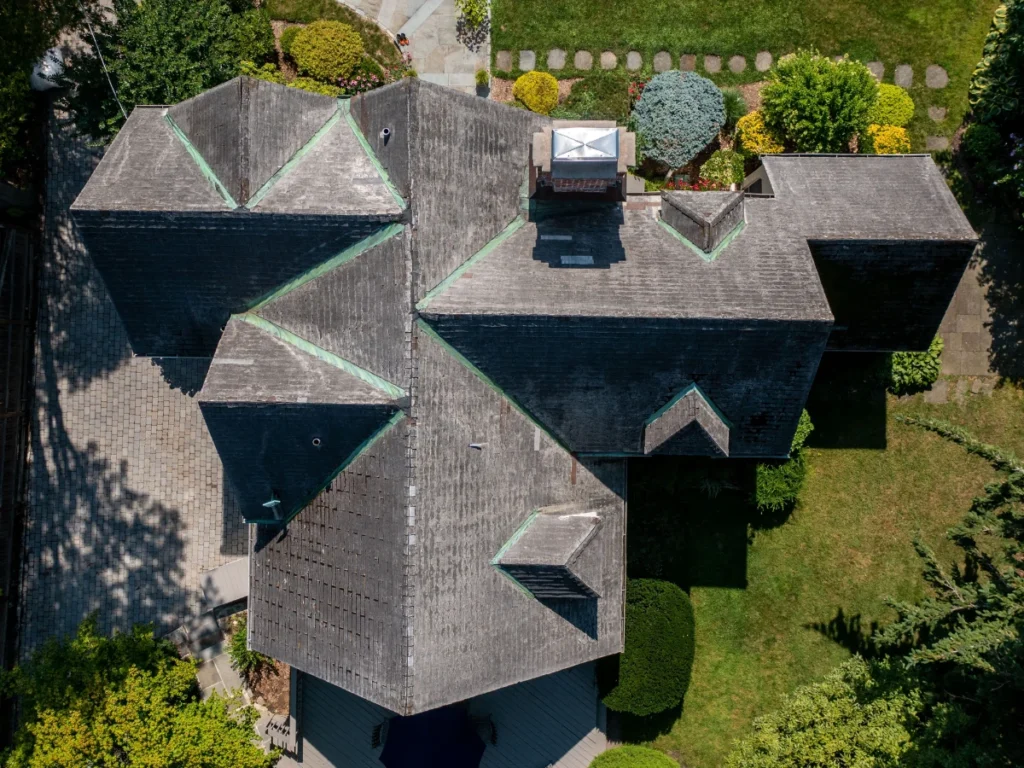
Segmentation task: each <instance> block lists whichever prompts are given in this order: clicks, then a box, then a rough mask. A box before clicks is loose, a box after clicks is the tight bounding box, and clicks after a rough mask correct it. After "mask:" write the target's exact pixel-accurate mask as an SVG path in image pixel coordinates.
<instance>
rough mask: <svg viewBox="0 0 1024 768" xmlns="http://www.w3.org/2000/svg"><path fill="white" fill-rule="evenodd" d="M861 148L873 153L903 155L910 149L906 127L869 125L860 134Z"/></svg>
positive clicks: (863, 150)
mask: <svg viewBox="0 0 1024 768" xmlns="http://www.w3.org/2000/svg"><path fill="white" fill-rule="evenodd" d="M861 139H862V140H863V141H864V147H863V149H862V150H861V151H862V152H866V153H869V154H875V155H905V154H906V153H907V152H909V151H910V134H908V133H907V129H906V128H900V127H898V126H895V125H869V126H868V129H867V131H866V132H865V133H863V134H862V135H861Z"/></svg>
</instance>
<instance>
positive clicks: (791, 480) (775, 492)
mask: <svg viewBox="0 0 1024 768" xmlns="http://www.w3.org/2000/svg"><path fill="white" fill-rule="evenodd" d="M812 431H814V424H813V423H812V422H811V416H810V414H809V413H807V411H806V410H805V411H803V412H802V413H801V414H800V421H799V422H797V425H796V433H795V434H794V435H793V441H792V443H790V446H789V459H787V460H786V461H782V462H760V463H759V464H758V465H757V468H756V478H755V486H754V504H755V505H756V506H757V510H758V511H759V512H761V513H762V514H765V513H770V514H778V513H780V512H787V511H789V510H790V509H792V507H793V505H794V504H796V500H797V497H798V496H799V495H800V489H801V488H803V485H804V478H806V477H807V457H806V456H805V454H804V443H805V442H807V438H808V437H809V436H810V434H811V432H812Z"/></svg>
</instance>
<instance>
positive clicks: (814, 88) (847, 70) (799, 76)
mask: <svg viewBox="0 0 1024 768" xmlns="http://www.w3.org/2000/svg"><path fill="white" fill-rule="evenodd" d="M877 99H878V83H877V82H876V81H875V76H874V75H872V74H871V72H870V70H868V68H867V67H865V66H864V65H863V64H861V63H860V62H859V61H851V60H850V59H847V58H843V59H841V60H840V61H838V62H836V61H832V59H829V58H827V57H825V56H819V55H818V54H816V53H813V52H809V51H801V52H800V53H798V54H796V55H794V56H788V57H783V58H782V59H780V60H779V63H778V64H777V65H776V66H775V68H774V69H773V70H772V71H771V73H770V75H769V79H768V84H767V85H766V86H765V87H764V88H763V89H762V90H761V111H762V112H763V113H764V120H765V123H766V124H767V125H768V126H769V127H770V128H772V129H773V130H775V131H776V132H777V133H778V134H779V135H780V136H782V137H783V138H784V139H785V141H786V142H787V143H788V144H792V145H793V147H794V148H795V149H796V151H797V152H847V151H849V145H850V139H851V138H853V135H854V134H857V133H863V132H864V130H865V129H866V128H867V127H868V125H869V123H870V121H869V119H868V113H869V112H870V111H871V110H872V108H873V107H874V106H875V101H876V100H877Z"/></svg>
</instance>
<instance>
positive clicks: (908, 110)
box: [868, 83, 914, 128]
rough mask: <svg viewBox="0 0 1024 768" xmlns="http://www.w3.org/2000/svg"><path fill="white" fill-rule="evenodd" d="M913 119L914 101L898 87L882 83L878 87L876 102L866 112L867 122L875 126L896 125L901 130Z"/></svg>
mask: <svg viewBox="0 0 1024 768" xmlns="http://www.w3.org/2000/svg"><path fill="white" fill-rule="evenodd" d="M913 119H914V100H913V99H912V98H910V94H909V93H907V92H906V91H905V90H904V89H903V88H900V87H899V86H898V85H890V84H889V83H882V84H881V85H879V86H878V101H876V102H875V106H873V107H872V108H871V111H870V112H868V120H870V121H871V123H872V124H875V125H898V126H899V127H900V128H903V127H904V126H905V125H906V124H907V123H909V122H910V121H911V120H913Z"/></svg>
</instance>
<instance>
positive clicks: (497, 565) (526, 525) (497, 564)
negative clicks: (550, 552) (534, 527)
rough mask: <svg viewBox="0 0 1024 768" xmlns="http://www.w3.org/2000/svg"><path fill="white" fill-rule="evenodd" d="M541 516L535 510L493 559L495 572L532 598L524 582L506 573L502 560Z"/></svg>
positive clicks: (492, 563) (531, 593) (537, 510)
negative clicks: (538, 516)
mask: <svg viewBox="0 0 1024 768" xmlns="http://www.w3.org/2000/svg"><path fill="white" fill-rule="evenodd" d="M539 514H540V510H539V509H535V510H534V511H533V512H531V513H530V516H529V517H527V518H526V520H524V521H523V524H522V525H520V526H519V527H518V528H516V531H515V533H513V534H512V537H511V538H510V539H509V540H508V541H506V542H505V543H504V544H502V545H501V549H499V550H498V553H497V554H496V555H495V556H494V557H492V558H491V565H492V566H494V568H495V570H497V571H498V573H500V574H501V575H502V576H504V577H505V578H506V579H508V580H509V581H511V582H512V583H513V584H515V585H516V588H517V589H519V590H520V591H521V592H523V593H524V594H526V595H528V596H530V597H533V592H531V591H530V590H529V589H527V588H526V587H524V586H523V584H522V582H520V581H519V579H517V578H516V577H515V576H513V575H512V574H510V573H509V572H508V571H506V570H505V569H504V568H502V567H501V558H502V557H504V556H505V553H506V552H508V551H509V549H511V548H512V545H513V544H515V543H516V542H517V541H519V538H520V537H521V536H522V535H523V534H524V533H526V529H527V528H529V527H530V525H531V524H532V523H533V521H534V520H536V519H537V515H539Z"/></svg>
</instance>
